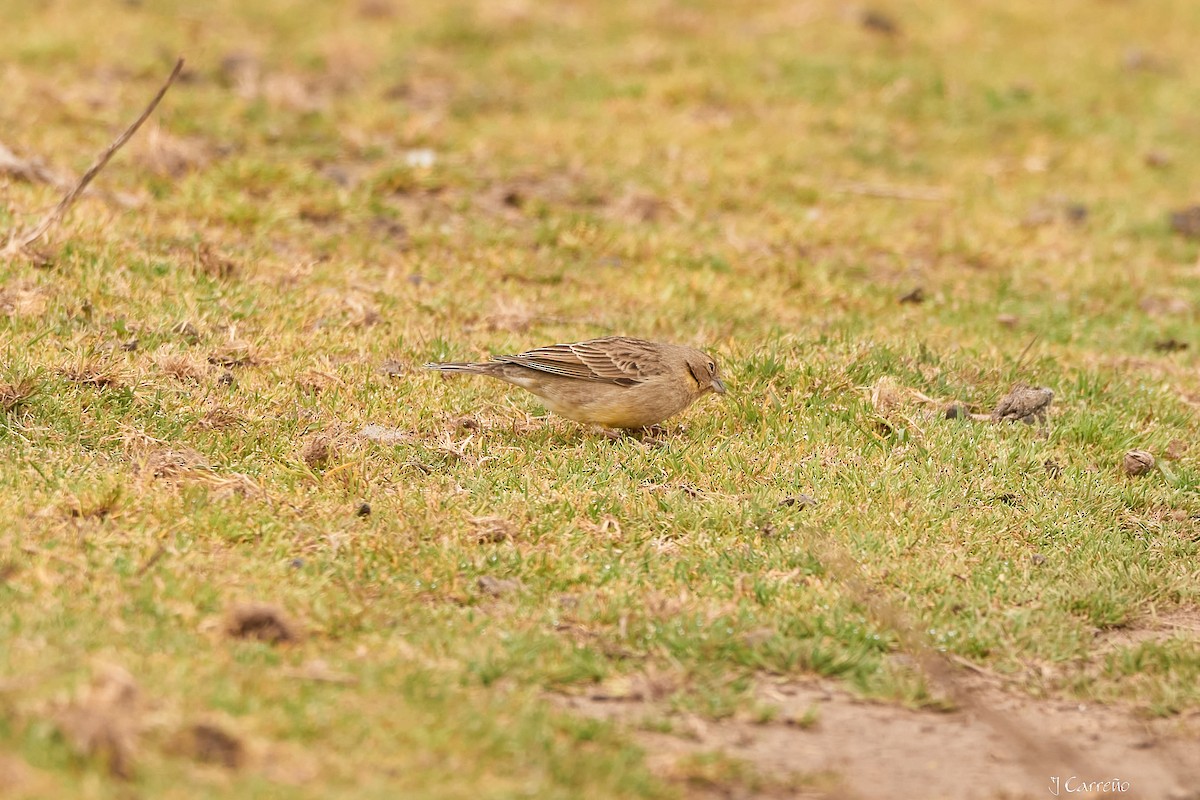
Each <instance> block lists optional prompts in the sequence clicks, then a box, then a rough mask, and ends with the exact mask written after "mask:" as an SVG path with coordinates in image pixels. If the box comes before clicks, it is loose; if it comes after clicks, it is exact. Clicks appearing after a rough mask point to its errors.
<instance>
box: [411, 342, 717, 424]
mask: <svg viewBox="0 0 1200 800" xmlns="http://www.w3.org/2000/svg"><path fill="white" fill-rule="evenodd" d="M425 368H426V369H436V370H440V371H442V372H465V373H468V374H471V375H487V376H488V377H490V378H499V379H500V380H502V381H507V382H508V383H511V384H513V385H514V386H520V387H521V388H522V389H525V390H527V391H530V392H532V393H533V394H536V395H537V396H538V397H540V398H541V399H542V402H544V403H545V404H546V408H548V409H550V410H551V411H553V412H555V413H557V414H561V415H562V416H564V417H567V418H568V419H573V420H575V421H576V422H583V423H591V424H595V425H603V426H605V427H608V428H624V429H638V428H649V427H650V426H652V425H655V424H657V423H659V422H661V421H663V420H664V419H666V418H667V417H671V416H674V415H675V414H678V413H679V412H680V411H683V410H684V409H685V408H687V407H688V406H690V405H691V404H692V403H693V402H695V401H696V400H698V399H700V398H701V397H703V396H704V395H706V394H708V393H709V392H716V393H717V394H725V384H724V383H722V382H721V378H720V376H719V375H718V374H717V362H715V361H713V360H712V358H710V357H709V356H708V355H706V354H704V353H702V352H700V351H699V350H696V349H695V348H692V347H684V346H682V345H677V344H665V343H662V342H648V341H646V340H644V339H630V338H628V337H625V336H608V337H605V338H603V339H589V340H588V341H586V342H576V343H574V344H556V345H551V346H549V347H539V348H537V349H534V350H529V351H526V352H524V353H518V354H517V355H515V356H492V360H491V361H481V362H476V363H440V364H426V365H425Z"/></svg>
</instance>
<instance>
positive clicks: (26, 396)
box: [0, 375, 42, 414]
mask: <svg viewBox="0 0 1200 800" xmlns="http://www.w3.org/2000/svg"><path fill="white" fill-rule="evenodd" d="M41 388H42V387H41V384H40V383H39V382H38V381H37V380H36V379H34V377H33V376H32V375H22V376H20V377H16V378H12V379H10V380H0V411H3V412H4V413H5V414H12V413H13V412H15V411H19V410H21V408H22V407H24V406H25V404H26V403H28V402H29V401H30V400H31V399H33V397H34V396H35V395H37V393H38V392H39V391H41Z"/></svg>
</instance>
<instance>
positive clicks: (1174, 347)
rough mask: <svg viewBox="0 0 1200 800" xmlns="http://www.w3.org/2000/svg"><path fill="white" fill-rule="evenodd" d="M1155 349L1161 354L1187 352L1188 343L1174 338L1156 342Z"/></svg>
mask: <svg viewBox="0 0 1200 800" xmlns="http://www.w3.org/2000/svg"><path fill="white" fill-rule="evenodd" d="M1154 349H1155V350H1156V351H1158V352H1160V353H1178V352H1179V351H1180V350H1187V349H1188V343H1187V342H1181V341H1180V340H1178V339H1176V338H1174V337H1172V338H1170V339H1163V340H1162V341H1158V342H1155V343H1154Z"/></svg>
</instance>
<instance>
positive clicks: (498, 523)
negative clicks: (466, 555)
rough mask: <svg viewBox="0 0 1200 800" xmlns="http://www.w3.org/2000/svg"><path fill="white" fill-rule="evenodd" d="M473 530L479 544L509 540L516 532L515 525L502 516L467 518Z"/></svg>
mask: <svg viewBox="0 0 1200 800" xmlns="http://www.w3.org/2000/svg"><path fill="white" fill-rule="evenodd" d="M467 522H469V523H470V524H471V527H472V528H474V531H475V540H476V541H478V542H479V543H480V544H484V543H491V544H496V543H498V542H505V541H510V540H511V539H513V538H514V536H515V534H516V530H517V528H516V526H515V525H514V524H513V523H512V522H510V521H509V520H507V519H505V518H504V517H472V518H471V519H469V520H467Z"/></svg>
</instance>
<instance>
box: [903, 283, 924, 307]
mask: <svg viewBox="0 0 1200 800" xmlns="http://www.w3.org/2000/svg"><path fill="white" fill-rule="evenodd" d="M924 302H925V290H924V289H923V288H922V287H920V286H918V287H916V288H914V289H910V290H909V291H907V292H905V293H904V294H902V295H900V305H902V306H903V305H918V304H920V303H924Z"/></svg>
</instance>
